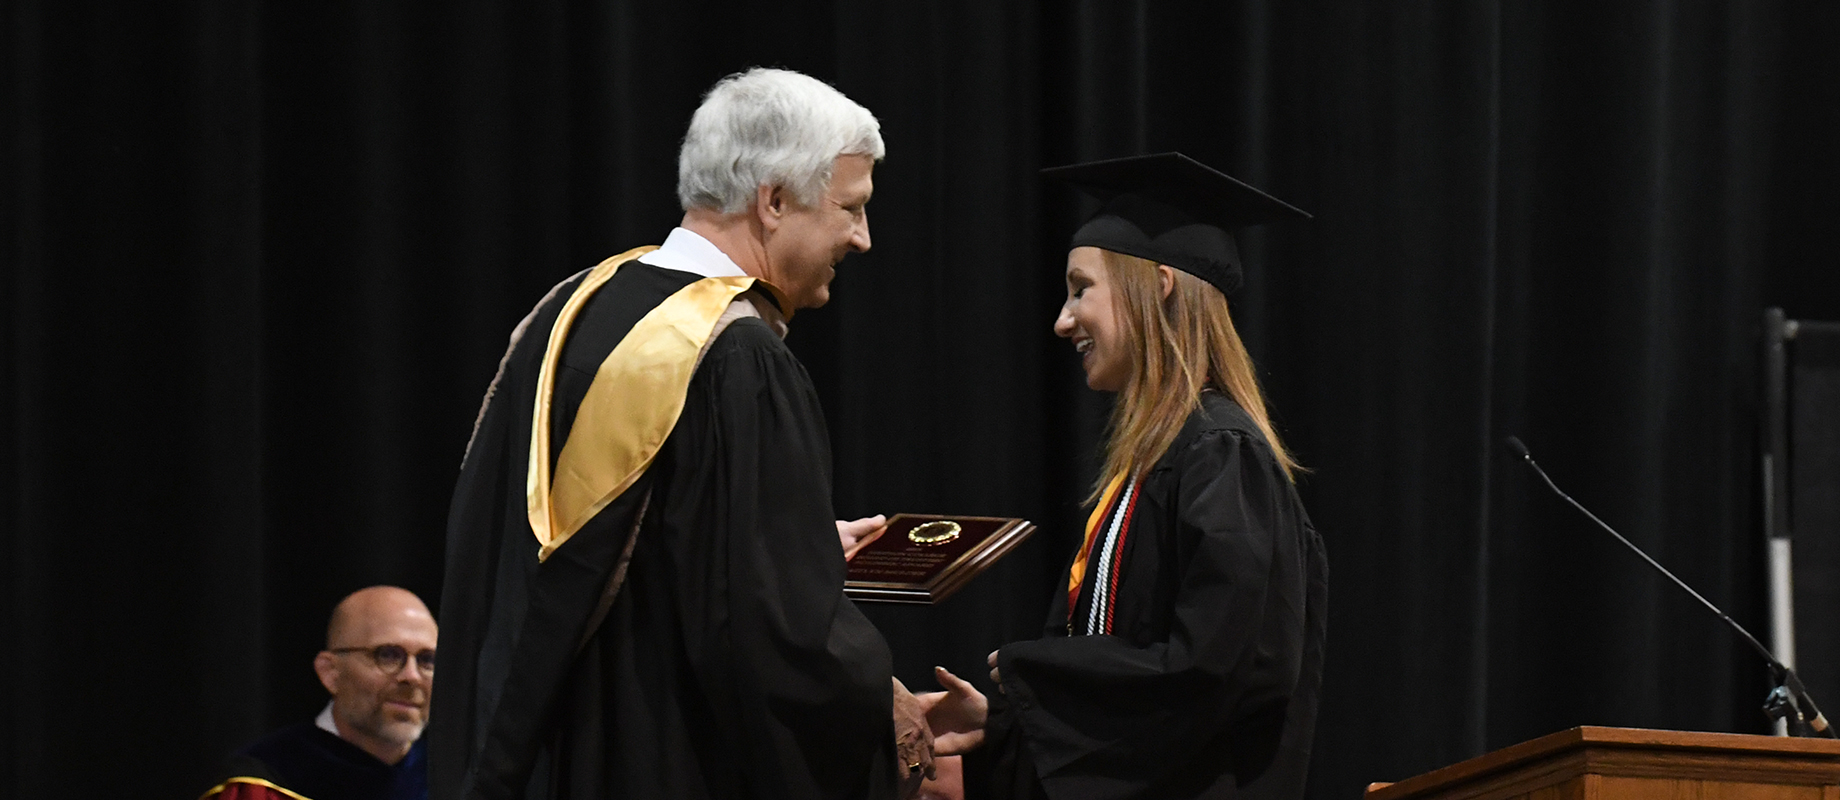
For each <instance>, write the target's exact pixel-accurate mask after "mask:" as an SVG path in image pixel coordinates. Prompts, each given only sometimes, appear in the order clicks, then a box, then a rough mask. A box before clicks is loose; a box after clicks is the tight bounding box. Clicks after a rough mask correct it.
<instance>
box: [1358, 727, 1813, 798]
mask: <svg viewBox="0 0 1840 800" xmlns="http://www.w3.org/2000/svg"><path fill="white" fill-rule="evenodd" d="M1407 798H1411V800H1432V798H1436V799H1437V800H1514V799H1516V798H1522V799H1524V800H1606V799H1607V798H1619V799H1620V798H1635V799H1636V800H1651V799H1652V800H1662V798H1669V799H1672V798H1679V799H1680V800H1689V798H1690V799H1691V800H1751V799H1752V798H1795V799H1796V800H1840V741H1836V740H1834V739H1791V738H1786V737H1778V736H1746V735H1742V734H1735V733H1694V732H1687V731H1651V730H1640V729H1635V728H1596V727H1590V726H1585V727H1581V728H1573V729H1571V730H1567V731H1560V732H1558V733H1554V734H1551V735H1548V736H1542V737H1540V738H1538V739H1534V740H1532V741H1528V742H1521V743H1520V744H1517V745H1514V746H1512V747H1505V748H1502V749H1500V750H1497V751H1495V752H1493V753H1488V754H1486V755H1482V756H1478V757H1476V758H1472V759H1470V760H1468V761H1464V762H1462V763H1459V764H1452V765H1450V766H1448V767H1444V768H1442V769H1438V770H1433V771H1431V772H1427V773H1425V774H1423V775H1419V776H1417V777H1412V778H1407V779H1405V780H1403V781H1399V782H1398V783H1376V784H1373V785H1371V786H1369V787H1367V796H1366V798H1365V800H1407Z"/></svg>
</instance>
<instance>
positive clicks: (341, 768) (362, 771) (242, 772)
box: [202, 722, 428, 800]
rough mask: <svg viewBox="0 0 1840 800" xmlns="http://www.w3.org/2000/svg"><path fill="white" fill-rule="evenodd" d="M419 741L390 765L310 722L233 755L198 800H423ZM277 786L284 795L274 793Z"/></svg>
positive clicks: (424, 769)
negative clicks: (219, 778)
mask: <svg viewBox="0 0 1840 800" xmlns="http://www.w3.org/2000/svg"><path fill="white" fill-rule="evenodd" d="M425 751H426V748H425V747H424V746H423V744H422V742H419V741H418V742H416V743H415V745H414V746H413V747H411V748H409V754H408V755H406V756H403V759H402V760H401V761H398V762H396V763H395V764H385V763H383V762H382V761H378V760H377V757H376V756H373V755H371V754H370V753H367V752H365V751H364V750H363V748H360V747H358V746H357V745H355V744H352V743H350V742H347V741H345V740H344V739H341V738H339V737H338V736H337V735H336V734H333V733H331V732H329V731H326V730H323V729H321V728H320V727H319V726H317V725H315V724H313V723H311V722H302V723H300V724H298V725H290V726H288V727H286V728H282V729H281V730H278V731H275V732H274V733H271V734H269V735H268V736H265V737H263V738H261V739H259V740H257V741H256V742H255V743H254V744H251V745H249V746H248V747H245V748H243V749H242V750H240V751H238V752H237V754H236V755H234V756H232V757H231V758H230V760H229V762H228V763H227V764H226V765H225V770H224V776H223V778H222V779H221V780H219V781H218V783H217V785H216V786H215V787H214V788H213V789H212V790H211V791H209V792H206V793H205V796H204V798H202V800H210V799H211V798H225V799H226V800H229V799H230V798H236V799H238V800H269V799H272V800H283V799H284V798H288V800H291V797H290V795H289V794H288V793H292V796H297V797H305V798H308V800H427V797H428V781H427V766H428V762H427V757H426V754H425ZM273 787H279V788H281V789H284V790H286V792H277V791H275V790H274V788H273Z"/></svg>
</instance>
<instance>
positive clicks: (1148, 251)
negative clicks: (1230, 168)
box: [1041, 153, 1310, 296]
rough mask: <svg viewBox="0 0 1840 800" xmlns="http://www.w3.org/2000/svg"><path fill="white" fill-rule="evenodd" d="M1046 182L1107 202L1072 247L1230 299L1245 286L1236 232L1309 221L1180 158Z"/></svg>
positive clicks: (1055, 170)
mask: <svg viewBox="0 0 1840 800" xmlns="http://www.w3.org/2000/svg"><path fill="white" fill-rule="evenodd" d="M1041 174H1043V175H1046V176H1048V177H1051V178H1056V179H1059V180H1063V181H1066V182H1068V183H1071V184H1073V185H1074V186H1075V187H1076V188H1078V189H1079V190H1080V191H1083V192H1085V193H1087V194H1090V195H1092V196H1094V197H1097V198H1099V200H1101V201H1103V202H1104V206H1103V207H1101V208H1100V209H1099V213H1098V214H1095V215H1094V216H1093V217H1092V219H1089V220H1087V221H1086V223H1085V224H1084V225H1081V226H1080V229H1079V230H1078V231H1076V232H1075V233H1074V234H1073V243H1072V244H1071V245H1069V247H1070V248H1071V247H1087V246H1091V247H1098V248H1101V249H1104V250H1111V251H1113V252H1117V253H1123V254H1125V255H1129V256H1137V257H1138V258H1145V259H1149V260H1151V261H1155V262H1157V263H1158V264H1168V265H1169V266H1171V267H1175V268H1176V269H1179V270H1182V271H1183V272H1186V273H1189V274H1190V275H1194V276H1195V277H1197V278H1200V279H1202V280H1204V281H1207V282H1208V283H1211V284H1213V285H1214V286H1215V288H1218V289H1220V291H1221V293H1223V294H1226V295H1229V296H1230V295H1232V294H1233V293H1234V292H1236V291H1238V290H1239V288H1240V286H1241V284H1243V283H1245V272H1244V270H1243V269H1242V268H1241V266H1240V261H1239V248H1238V247H1237V246H1236V245H1235V244H1234V242H1233V230H1234V229H1236V228H1244V227H1246V226H1249V225H1262V224H1264V223H1267V222H1276V221H1278V220H1285V219H1309V218H1310V215H1309V214H1306V213H1304V212H1303V211H1301V210H1299V209H1298V208H1296V207H1295V206H1292V205H1291V204H1289V203H1286V202H1284V201H1283V200H1279V199H1278V198H1276V197H1272V196H1271V195H1268V194H1266V193H1264V192H1261V191H1259V190H1258V189H1254V188H1252V187H1251V186H1248V185H1246V184H1245V183H1244V182H1242V181H1240V180H1239V179H1237V178H1234V177H1232V176H1230V175H1227V174H1225V173H1222V172H1220V171H1219V170H1216V169H1214V168H1212V167H1209V166H1208V165H1206V164H1203V163H1201V162H1199V161H1196V160H1194V159H1192V158H1189V157H1188V156H1185V155H1182V154H1181V153H1158V154H1156V155H1150V156H1133V157H1131V158H1114V159H1110V160H1107V161H1091V162H1087V163H1085V164H1070V165H1067V166H1064V167H1050V168H1048V169H1044V170H1042V171H1041Z"/></svg>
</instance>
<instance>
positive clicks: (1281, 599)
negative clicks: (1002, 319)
mask: <svg viewBox="0 0 1840 800" xmlns="http://www.w3.org/2000/svg"><path fill="white" fill-rule="evenodd" d="M1045 174H1047V175H1050V176H1053V177H1056V178H1060V179H1063V180H1066V181H1068V182H1071V183H1073V184H1074V185H1076V186H1078V187H1079V188H1080V189H1081V190H1083V191H1086V192H1088V193H1091V194H1093V195H1096V196H1098V197H1099V198H1100V199H1101V200H1104V201H1105V205H1104V208H1103V209H1102V210H1101V211H1100V213H1099V214H1098V215H1097V216H1095V217H1093V218H1092V219H1091V220H1089V221H1087V222H1086V223H1085V224H1084V225H1083V226H1082V227H1081V228H1080V229H1079V231H1078V232H1077V233H1076V234H1075V235H1074V238H1073V243H1072V248H1071V252H1069V253H1068V256H1067V300H1066V303H1065V305H1063V306H1062V307H1061V313H1060V317H1059V318H1058V319H1057V320H1055V323H1054V332H1055V333H1056V334H1058V335H1060V336H1062V337H1065V338H1068V339H1071V340H1072V342H1073V346H1074V349H1075V350H1076V351H1078V352H1079V354H1080V359H1081V365H1082V366H1083V367H1084V368H1085V371H1086V381H1087V385H1088V386H1090V387H1092V388H1094V389H1098V390H1101V391H1109V392H1117V393H1118V395H1119V396H1118V400H1117V404H1116V407H1115V408H1114V410H1113V413H1112V419H1111V425H1110V429H1109V437H1108V439H1107V442H1106V447H1105V467H1104V472H1103V474H1102V475H1101V477H1100V479H1099V481H1098V482H1097V486H1096V487H1095V490H1094V493H1093V495H1092V497H1091V498H1090V501H1091V502H1092V503H1093V510H1092V515H1091V518H1090V519H1089V520H1088V521H1087V524H1086V535H1085V539H1084V542H1083V544H1082V545H1081V546H1080V548H1079V550H1078V551H1077V552H1076V553H1075V554H1074V557H1073V560H1072V563H1071V564H1070V566H1069V568H1068V572H1067V580H1066V583H1065V584H1063V586H1064V587H1065V591H1064V592H1057V593H1056V595H1055V597H1054V598H1053V600H1052V602H1051V605H1050V609H1049V613H1048V622H1047V626H1046V629H1045V632H1044V636H1043V638H1041V639H1038V640H1035V641H1029V642H1017V643H1014V644H1010V645H1006V646H1004V647H1003V648H1001V649H999V650H997V651H996V652H994V653H992V654H991V658H990V661H991V666H992V668H993V669H992V670H991V678H992V679H993V680H994V681H995V682H996V683H997V685H998V686H999V690H1000V692H1001V696H1000V697H998V698H993V700H992V702H991V704H990V713H989V715H988V721H987V722H986V721H985V720H983V719H981V718H982V717H984V716H985V715H984V714H983V713H981V711H982V706H983V698H981V697H976V696H975V695H976V693H977V692H976V690H975V689H973V688H971V686H970V685H969V684H967V683H965V682H963V681H961V680H959V679H958V678H957V677H956V676H952V675H951V674H949V673H947V672H945V671H944V670H940V671H939V673H940V674H939V678H940V680H941V682H942V684H944V685H945V686H946V687H947V688H948V690H949V691H948V692H945V693H936V694H935V695H932V696H929V697H927V698H923V700H922V702H923V703H927V704H928V705H929V706H930V707H931V709H932V712H931V713H930V715H929V719H930V720H932V721H933V723H934V728H935V733H936V734H937V735H939V736H940V738H939V739H938V740H936V745H937V746H938V747H939V748H940V751H941V752H950V751H951V750H953V749H968V748H969V747H973V746H975V742H976V741H977V740H978V739H980V738H981V739H983V746H982V747H981V748H979V752H978V753H977V754H976V756H975V758H976V759H977V760H986V761H988V762H989V763H990V769H991V770H992V773H993V778H994V784H995V786H993V789H994V790H995V792H996V794H997V795H998V796H1010V797H1049V798H1074V797H1078V798H1101V797H1108V798H1109V797H1117V798H1126V797H1143V798H1150V797H1155V798H1183V797H1268V798H1286V799H1289V798H1297V797H1300V796H1301V795H1302V793H1303V784H1304V778H1305V773H1306V771H1307V768H1308V762H1309V753H1310V744H1311V738H1312V734H1313V732H1314V727H1315V718H1316V705H1317V692H1318V687H1319V686H1320V683H1321V674H1322V648H1323V633H1324V617H1323V614H1324V604H1325V601H1326V592H1327V585H1326V575H1325V573H1326V564H1325V561H1324V556H1323V549H1322V542H1321V540H1320V539H1319V538H1318V536H1317V534H1316V531H1315V529H1314V528H1313V527H1312V526H1311V524H1310V520H1309V517H1308V515H1307V514H1305V513H1304V509H1303V505H1302V504H1301V503H1300V502H1299V501H1298V499H1297V493H1296V490H1295V487H1294V486H1293V478H1294V476H1295V474H1296V472H1297V471H1298V470H1299V467H1298V465H1297V462H1296V461H1295V460H1294V459H1293V458H1292V457H1291V454H1290V452H1289V451H1287V450H1286V449H1285V447H1284V445H1283V443H1282V441H1281V440H1280V439H1279V437H1278V435H1277V431H1276V430H1275V429H1273V427H1272V424H1271V420H1270V418H1269V416H1268V415H1267V413H1266V405H1265V400H1264V398H1263V397H1262V396H1261V393H1260V390H1259V386H1258V381H1257V380H1256V378H1255V376H1254V372H1253V366H1252V361H1251V359H1250V358H1249V357H1248V355H1247V353H1246V349H1245V347H1244V345H1242V344H1241V342H1240V338H1239V334H1238V333H1237V332H1236V331H1235V330H1234V327H1233V320H1232V318H1231V317H1230V316H1229V315H1228V310H1227V307H1228V301H1227V298H1228V297H1229V296H1230V295H1232V294H1233V293H1234V292H1235V291H1236V290H1237V289H1238V288H1239V286H1240V284H1241V281H1242V271H1241V267H1240V263H1239V258H1238V254H1237V248H1236V247H1235V246H1234V242H1233V236H1232V233H1231V232H1230V230H1231V229H1232V228H1235V227H1241V226H1245V225H1252V224H1259V223H1263V222H1270V221H1275V220H1279V219H1285V218H1307V217H1308V215H1307V214H1304V213H1303V212H1301V211H1299V210H1297V209H1295V208H1293V207H1291V206H1289V205H1286V204H1285V203H1283V202H1281V201H1279V200H1277V199H1275V198H1272V197H1270V196H1268V195H1266V194H1264V193H1263V192H1260V191H1258V190H1257V189H1254V188H1252V187H1250V186H1247V185H1245V184H1243V183H1241V182H1239V181H1237V180H1235V179H1233V178H1230V177H1228V176H1226V175H1223V174H1221V173H1219V172H1216V171H1214V170H1212V169H1210V168H1208V167H1206V166H1204V165H1202V164H1200V163H1198V162H1196V161H1194V160H1192V159H1189V158H1187V157H1186V156H1182V155H1180V154H1176V153H1166V154H1162V155H1155V156H1144V157H1139V158H1127V159H1118V160H1113V161H1102V162H1096V163H1089V164H1078V165H1073V166H1068V167H1059V168H1055V169H1050V170H1046V171H1045ZM980 728H981V729H982V736H979V734H978V733H977V731H978V729H980ZM968 766H969V765H968ZM971 771H973V772H975V771H977V770H976V769H972V770H971ZM973 781H974V782H975V778H973ZM967 788H970V789H972V790H973V794H974V796H975V793H976V789H978V788H981V787H977V786H969V787H967Z"/></svg>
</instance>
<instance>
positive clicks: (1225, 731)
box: [998, 430, 1308, 798]
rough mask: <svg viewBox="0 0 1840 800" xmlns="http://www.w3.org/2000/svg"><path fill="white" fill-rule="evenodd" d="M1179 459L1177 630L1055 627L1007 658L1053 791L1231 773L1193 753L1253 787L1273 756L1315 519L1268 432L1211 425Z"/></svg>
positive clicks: (1094, 793)
mask: <svg viewBox="0 0 1840 800" xmlns="http://www.w3.org/2000/svg"><path fill="white" fill-rule="evenodd" d="M1172 456H1173V457H1174V464H1173V468H1174V471H1175V480H1176V482H1177V484H1176V489H1175V492H1174V495H1175V500H1174V505H1173V507H1172V508H1171V512H1172V513H1173V515H1174V523H1173V524H1175V525H1176V526H1177V531H1176V534H1175V537H1174V541H1175V542H1176V543H1177V545H1178V547H1179V548H1180V552H1181V553H1182V555H1183V557H1184V559H1185V563H1184V566H1183V570H1182V573H1181V579H1180V588H1179V590H1178V592H1177V595H1176V598H1175V609H1174V615H1173V621H1172V625H1171V628H1170V633H1169V637H1168V640H1167V641H1165V642H1156V643H1153V644H1150V645H1149V646H1144V647H1139V646H1136V645H1134V644H1132V643H1131V642H1130V641H1128V640H1126V639H1123V638H1119V637H1117V636H1071V637H1056V638H1048V639H1040V640H1036V641H1030V642H1019V643H1015V644H1011V645H1008V646H1005V647H1004V648H1002V650H1001V651H1000V654H999V656H998V658H999V665H1000V668H1001V673H1002V688H1003V691H1004V692H1005V694H1006V695H1007V697H1008V699H1009V701H1010V704H1011V709H1010V713H1011V714H1012V715H1013V721H1014V724H1015V725H1017V726H1018V728H1019V730H1018V731H1017V733H1019V734H1020V735H1021V737H1022V746H1023V747H1024V748H1026V750H1027V756H1028V758H1029V760H1030V761H1032V762H1033V763H1034V765H1035V768H1036V770H1037V772H1038V776H1039V777H1040V779H1041V786H1042V788H1043V789H1044V790H1045V791H1046V792H1047V794H1048V795H1049V796H1051V797H1053V796H1079V797H1095V798H1097V797H1128V796H1142V795H1145V794H1146V793H1151V790H1153V789H1154V790H1158V791H1159V792H1160V791H1167V792H1171V793H1175V794H1188V793H1190V792H1192V791H1194V788H1195V787H1188V786H1183V785H1182V784H1184V783H1185V782H1191V781H1195V780H1211V779H1216V778H1218V776H1219V773H1220V771H1221V769H1222V767H1221V766H1216V767H1215V768H1213V769H1212V770H1209V772H1211V773H1212V774H1211V775H1200V774H1196V771H1195V770H1194V769H1193V766H1192V765H1194V764H1197V763H1210V764H1214V765H1224V769H1226V770H1228V771H1231V772H1232V773H1234V775H1235V776H1236V777H1237V779H1238V781H1239V782H1240V783H1241V784H1242V785H1243V784H1245V783H1247V782H1249V781H1250V780H1251V779H1253V778H1255V777H1257V773H1258V772H1260V771H1262V770H1263V768H1264V766H1265V765H1268V764H1270V763H1271V761H1272V758H1273V755H1274V751H1275V750H1276V747H1277V743H1278V739H1279V735H1280V734H1281V733H1282V726H1283V722H1282V721H1283V719H1284V717H1285V706H1286V703H1287V701H1288V698H1289V697H1290V695H1291V692H1292V690H1293V688H1294V687H1295V686H1296V685H1297V682H1298V675H1299V671H1300V664H1301V660H1302V654H1303V648H1304V638H1305V633H1304V629H1305V624H1304V607H1305V595H1306V582H1307V580H1308V578H1307V570H1308V566H1307V559H1308V554H1307V553H1306V536H1307V527H1306V525H1307V524H1306V523H1305V522H1304V521H1303V520H1302V519H1300V508H1299V507H1298V506H1296V505H1295V503H1294V502H1293V501H1292V498H1293V497H1294V494H1293V493H1292V491H1291V488H1290V484H1289V481H1288V480H1287V479H1286V477H1285V476H1284V474H1283V473H1282V472H1281V471H1280V470H1279V468H1278V467H1277V465H1276V462H1275V460H1274V459H1273V457H1272V455H1271V452H1270V451H1269V449H1267V448H1266V447H1265V446H1264V443H1263V441H1262V440H1254V439H1252V438H1250V437H1249V436H1248V435H1247V434H1246V433H1244V432H1240V431H1232V430H1218V431H1208V432H1205V433H1203V434H1201V435H1200V436H1199V437H1197V439H1196V441H1194V442H1193V443H1192V444H1191V445H1190V446H1189V447H1187V448H1186V449H1185V450H1184V451H1183V452H1180V453H1172ZM1138 535H1142V533H1140V534H1138ZM1191 548H1192V549H1191ZM1174 555H1175V554H1168V555H1166V556H1165V557H1174Z"/></svg>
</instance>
